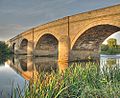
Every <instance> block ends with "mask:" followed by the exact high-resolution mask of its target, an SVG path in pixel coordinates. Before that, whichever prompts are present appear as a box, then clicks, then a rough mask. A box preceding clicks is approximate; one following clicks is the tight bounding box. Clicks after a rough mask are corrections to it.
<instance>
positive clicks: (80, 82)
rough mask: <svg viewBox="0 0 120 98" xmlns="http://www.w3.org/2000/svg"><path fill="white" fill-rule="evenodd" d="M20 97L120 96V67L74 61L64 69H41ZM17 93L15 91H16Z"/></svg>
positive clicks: (115, 97)
mask: <svg viewBox="0 0 120 98" xmlns="http://www.w3.org/2000/svg"><path fill="white" fill-rule="evenodd" d="M32 83H33V84H31V86H30V87H28V86H26V87H25V88H24V91H25V94H24V95H20V98H120V68H119V67H117V66H116V67H114V68H109V71H108V68H106V69H104V70H102V71H100V69H99V66H97V65H96V64H94V63H87V64H86V67H82V66H81V65H74V64H73V65H72V66H70V67H69V68H68V69H67V70H66V71H65V72H64V73H56V72H54V71H53V72H51V73H50V74H49V73H41V74H40V75H39V76H38V80H37V81H34V82H32ZM14 95H15V94H14Z"/></svg>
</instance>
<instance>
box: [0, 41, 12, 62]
mask: <svg viewBox="0 0 120 98" xmlns="http://www.w3.org/2000/svg"><path fill="white" fill-rule="evenodd" d="M10 54H11V51H10V49H9V47H8V45H7V44H6V43H5V42H3V41H0V64H1V63H4V62H5V61H6V60H7V59H8V58H9V56H10Z"/></svg>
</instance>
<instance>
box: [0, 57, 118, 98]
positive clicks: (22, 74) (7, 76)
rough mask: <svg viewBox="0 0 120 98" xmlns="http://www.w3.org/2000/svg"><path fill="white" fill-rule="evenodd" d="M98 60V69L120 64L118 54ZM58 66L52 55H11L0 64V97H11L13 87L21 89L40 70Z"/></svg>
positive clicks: (54, 68) (48, 69)
mask: <svg viewBox="0 0 120 98" xmlns="http://www.w3.org/2000/svg"><path fill="white" fill-rule="evenodd" d="M99 61H100V69H103V67H105V66H115V65H119V66H120V55H100V60H99ZM73 63H78V62H73ZM79 63H80V62H79ZM82 63H83V62H82ZM58 68H59V66H58V65H57V60H56V59H55V58H52V57H37V58H33V57H27V56H18V57H16V56H15V57H12V58H11V59H9V60H7V61H6V62H5V63H4V64H1V65H0V98H11V94H12V93H13V90H12V89H13V87H14V88H16V87H17V86H19V87H20V89H21V90H22V89H23V88H24V85H25V84H29V81H30V79H31V78H33V77H34V78H36V76H37V75H38V74H40V73H41V72H42V71H44V72H48V73H50V72H51V70H55V71H58ZM22 93H23V94H24V91H23V92H22Z"/></svg>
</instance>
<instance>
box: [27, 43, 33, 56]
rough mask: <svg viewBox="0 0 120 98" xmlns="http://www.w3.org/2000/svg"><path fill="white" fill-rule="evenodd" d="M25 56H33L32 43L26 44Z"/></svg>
mask: <svg viewBox="0 0 120 98" xmlns="http://www.w3.org/2000/svg"><path fill="white" fill-rule="evenodd" d="M27 55H28V56H32V55H33V43H32V41H29V42H28V46H27Z"/></svg>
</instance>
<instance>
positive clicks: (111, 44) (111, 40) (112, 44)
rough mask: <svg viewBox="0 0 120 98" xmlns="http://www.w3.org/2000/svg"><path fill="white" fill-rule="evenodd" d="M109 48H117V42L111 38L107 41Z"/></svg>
mask: <svg viewBox="0 0 120 98" xmlns="http://www.w3.org/2000/svg"><path fill="white" fill-rule="evenodd" d="M107 43H108V46H109V47H110V48H116V47H117V40H116V39H115V38H110V39H108V40H107Z"/></svg>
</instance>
